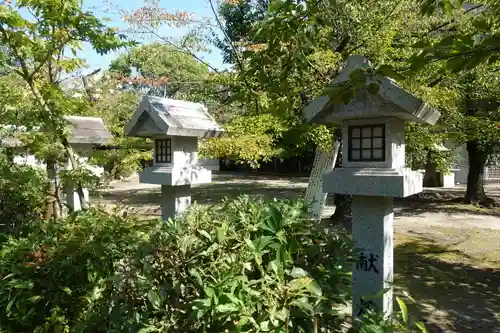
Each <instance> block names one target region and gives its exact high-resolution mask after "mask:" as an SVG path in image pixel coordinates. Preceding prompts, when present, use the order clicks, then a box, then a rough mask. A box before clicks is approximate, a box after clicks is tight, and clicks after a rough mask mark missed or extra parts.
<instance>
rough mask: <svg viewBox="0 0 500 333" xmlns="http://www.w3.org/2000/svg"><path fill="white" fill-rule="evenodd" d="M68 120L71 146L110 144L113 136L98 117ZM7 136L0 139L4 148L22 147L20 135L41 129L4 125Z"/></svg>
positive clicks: (4, 133) (67, 118) (68, 118)
mask: <svg viewBox="0 0 500 333" xmlns="http://www.w3.org/2000/svg"><path fill="white" fill-rule="evenodd" d="M65 118H66V120H67V121H68V122H69V123H70V127H71V137H70V138H69V139H68V141H69V143H70V144H94V145H102V144H107V143H110V142H111V140H112V139H113V135H111V133H110V132H109V131H108V129H107V128H106V125H104V122H103V120H102V118H98V117H82V116H66V117H65ZM1 127H2V130H0V132H3V133H2V134H3V135H5V136H4V137H3V138H0V142H1V145H2V146H5V147H21V146H23V144H22V142H21V140H19V139H18V138H17V136H18V135H20V134H25V133H30V132H37V131H40V127H34V128H33V129H31V130H28V129H27V128H26V126H14V125H3V126H1Z"/></svg>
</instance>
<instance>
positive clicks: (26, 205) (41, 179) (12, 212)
mask: <svg viewBox="0 0 500 333" xmlns="http://www.w3.org/2000/svg"><path fill="white" fill-rule="evenodd" d="M5 153H6V152H5V151H4V150H3V149H2V150H1V151H0V221H1V222H0V223H1V225H0V232H2V233H13V232H17V231H19V230H20V228H22V227H23V225H24V224H27V223H29V222H31V221H33V220H37V219H39V218H40V216H42V214H43V211H44V204H45V188H46V186H47V176H46V175H45V174H44V173H42V172H41V171H40V169H38V168H34V167H30V166H23V165H16V164H11V163H10V162H9V161H8V160H7V159H6V155H5Z"/></svg>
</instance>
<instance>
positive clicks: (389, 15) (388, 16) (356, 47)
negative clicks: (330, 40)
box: [347, 0, 403, 54]
mask: <svg viewBox="0 0 500 333" xmlns="http://www.w3.org/2000/svg"><path fill="white" fill-rule="evenodd" d="M402 2H403V0H399V2H398V3H397V4H396V5H395V6H394V7H392V9H391V11H390V12H389V14H387V15H386V16H385V17H384V19H383V20H382V21H380V22H379V24H378V26H377V28H376V31H377V30H380V28H382V25H383V24H384V23H385V22H386V21H387V20H388V19H389V18H390V17H391V16H392V14H394V12H395V11H396V9H397V8H398V7H399V5H400V4H401V3H402ZM367 42H368V39H365V40H364V41H363V42H361V43H360V44H358V45H356V46H355V47H354V48H352V49H351V50H349V51H347V53H348V54H352V53H353V52H354V51H356V50H358V49H360V48H362V47H363V46H364V45H365V44H366V43H367Z"/></svg>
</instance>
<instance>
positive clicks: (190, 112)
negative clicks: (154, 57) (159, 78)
mask: <svg viewBox="0 0 500 333" xmlns="http://www.w3.org/2000/svg"><path fill="white" fill-rule="evenodd" d="M222 132H223V129H222V127H220V126H219V125H218V124H217V123H216V122H215V119H214V118H213V117H212V116H211V115H210V114H209V113H208V110H207V108H206V107H205V106H204V105H203V104H200V103H192V102H187V101H181V100H174V99H168V98H162V97H155V96H143V97H142V100H141V102H140V104H139V106H138V108H137V110H136V112H135V113H134V115H133V116H132V118H131V119H130V121H129V122H128V123H127V124H126V125H125V134H126V135H127V136H138V137H155V136H158V135H168V136H192V137H202V138H203V137H214V136H218V135H220V134H221V133H222Z"/></svg>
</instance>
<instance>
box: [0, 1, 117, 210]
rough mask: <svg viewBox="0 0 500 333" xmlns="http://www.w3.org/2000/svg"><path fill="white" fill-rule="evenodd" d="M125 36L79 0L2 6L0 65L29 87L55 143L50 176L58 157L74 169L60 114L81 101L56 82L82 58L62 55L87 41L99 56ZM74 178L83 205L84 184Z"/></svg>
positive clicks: (51, 202) (50, 202) (51, 199)
mask: <svg viewBox="0 0 500 333" xmlns="http://www.w3.org/2000/svg"><path fill="white" fill-rule="evenodd" d="M21 11H25V12H28V13H29V14H30V15H25V16H27V18H26V17H24V16H23V15H22V14H21ZM123 37H124V36H121V35H118V34H117V33H116V31H115V29H113V28H108V27H106V26H105V25H104V23H103V22H102V21H101V20H99V19H98V18H96V17H95V16H94V15H92V13H91V12H89V11H84V10H83V9H82V4H81V2H80V1H77V0H68V1H60V2H58V1H42V0H20V1H16V2H15V4H9V3H2V4H1V5H0V41H1V44H2V45H3V47H4V52H3V53H2V54H1V58H0V66H1V67H2V68H3V70H9V71H11V72H12V73H15V74H17V75H18V76H19V77H20V78H21V79H22V80H23V81H24V82H25V83H26V85H27V86H28V87H29V91H30V93H31V97H32V98H33V101H34V102H35V103H36V105H38V109H39V114H38V116H39V118H38V120H39V121H40V123H41V124H42V125H43V127H44V129H45V133H46V134H45V136H46V138H45V139H46V142H47V143H55V144H52V145H51V146H50V148H47V149H45V152H46V153H47V154H46V160H47V167H48V171H49V177H51V178H53V177H54V176H55V175H54V174H55V165H56V163H57V160H58V159H60V158H61V157H62V155H64V156H65V157H66V158H68V159H69V161H70V162H71V164H72V166H73V168H74V169H78V166H77V162H76V160H75V157H74V154H73V151H72V148H71V146H70V145H69V143H68V139H67V137H68V135H69V133H68V131H67V130H66V128H67V126H66V125H67V124H66V121H65V120H64V117H63V116H64V115H65V114H68V113H69V112H73V111H74V109H77V108H79V107H80V106H81V104H80V103H78V102H76V101H73V100H72V98H69V97H68V96H65V95H64V93H63V91H62V90H61V86H60V83H61V81H60V80H61V76H62V75H63V74H65V73H69V72H71V71H74V70H75V69H77V68H78V67H80V66H81V65H82V64H83V62H82V60H81V59H78V58H76V57H73V58H72V57H68V56H66V54H67V51H72V52H73V53H76V49H77V48H79V47H80V46H81V45H82V43H83V42H90V43H91V44H92V46H93V47H94V48H95V50H96V51H97V52H98V53H101V54H102V53H106V52H108V51H109V50H113V49H117V48H119V47H122V46H124V45H126V43H125V42H123V40H122V39H123ZM46 147H47V146H46ZM49 152H50V154H48V153H49ZM76 182H77V184H78V192H79V194H80V198H81V202H82V204H83V205H84V208H86V207H85V206H86V205H85V203H84V202H85V200H83V191H82V186H81V184H80V182H79V181H78V180H76ZM50 184H51V185H50V188H49V191H48V200H47V201H48V207H47V214H46V217H47V218H50V217H51V216H52V215H53V213H54V212H57V208H56V207H57V205H55V203H54V202H55V200H54V197H56V196H57V190H56V187H55V184H54V182H51V183H50Z"/></svg>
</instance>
